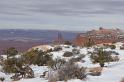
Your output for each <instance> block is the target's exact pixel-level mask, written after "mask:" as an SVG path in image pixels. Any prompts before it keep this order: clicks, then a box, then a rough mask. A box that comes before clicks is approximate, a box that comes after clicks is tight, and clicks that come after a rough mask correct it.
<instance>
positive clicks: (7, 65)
mask: <svg viewBox="0 0 124 82" xmlns="http://www.w3.org/2000/svg"><path fill="white" fill-rule="evenodd" d="M23 65H24V61H23V60H22V59H21V58H8V59H6V60H4V66H3V71H4V72H6V73H16V72H17V71H18V69H17V67H18V68H20V69H21V68H22V66H23Z"/></svg>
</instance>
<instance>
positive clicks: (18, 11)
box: [0, 0, 124, 30]
mask: <svg viewBox="0 0 124 82" xmlns="http://www.w3.org/2000/svg"><path fill="white" fill-rule="evenodd" d="M123 14H124V0H0V28H27V29H28V28H31V29H60V28H61V29H63V30H70V29H71V30H80V29H82V30H84V29H86V30H87V29H90V28H91V27H100V26H105V27H120V28H122V27H123V26H124V22H123V21H124V16H123Z"/></svg>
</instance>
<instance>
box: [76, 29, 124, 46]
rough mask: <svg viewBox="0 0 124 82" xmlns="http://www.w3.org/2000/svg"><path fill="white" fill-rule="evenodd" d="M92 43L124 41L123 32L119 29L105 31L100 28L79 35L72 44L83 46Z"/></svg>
mask: <svg viewBox="0 0 124 82" xmlns="http://www.w3.org/2000/svg"><path fill="white" fill-rule="evenodd" d="M89 40H90V41H92V42H93V43H94V44H101V43H113V42H122V41H124V31H122V30H120V29H118V28H117V29H106V28H103V27H100V28H99V29H98V30H94V29H93V30H91V31H87V32H85V33H80V34H78V35H77V37H76V38H75V39H74V44H76V45H78V46H84V45H85V44H87V43H88V42H89Z"/></svg>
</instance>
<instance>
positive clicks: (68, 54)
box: [63, 52, 73, 57]
mask: <svg viewBox="0 0 124 82" xmlns="http://www.w3.org/2000/svg"><path fill="white" fill-rule="evenodd" d="M63 56H64V57H71V56H73V53H72V52H65V53H64V54H63Z"/></svg>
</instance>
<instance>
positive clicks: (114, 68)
mask: <svg viewBox="0 0 124 82" xmlns="http://www.w3.org/2000/svg"><path fill="white" fill-rule="evenodd" d="M121 45H122V43H116V46H117V48H116V49H115V50H113V51H116V52H118V53H119V57H120V60H119V62H112V63H110V64H109V65H108V66H107V67H105V68H104V69H103V71H102V75H101V76H89V75H88V76H87V79H86V80H79V79H72V80H69V81H68V82H120V80H121V79H122V78H123V77H124V50H120V49H119V47H120V46H121ZM72 49H73V47H72V46H70V47H69V48H67V47H65V46H63V50H62V51H57V52H56V51H55V52H52V54H53V58H54V59H55V58H58V57H59V58H65V59H68V58H66V57H63V54H64V52H66V51H72ZM78 49H79V48H78ZM87 51H93V49H92V48H91V49H87V48H80V53H81V54H85V55H86V56H85V58H84V59H83V60H85V62H84V63H82V62H78V64H79V65H80V66H84V67H97V66H99V65H98V64H92V62H91V61H90V58H89V55H87V53H88V52H87ZM31 68H32V69H33V70H34V73H35V77H36V78H32V79H21V80H20V81H16V82H48V80H47V79H45V78H40V75H42V74H43V72H44V71H47V70H48V68H47V66H31ZM0 77H5V78H6V80H5V82H12V81H11V80H10V79H9V76H8V75H5V74H4V73H2V72H0Z"/></svg>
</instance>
